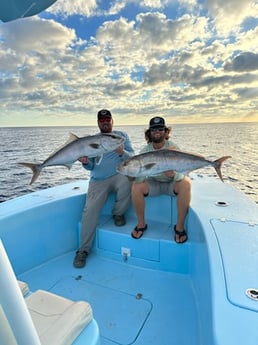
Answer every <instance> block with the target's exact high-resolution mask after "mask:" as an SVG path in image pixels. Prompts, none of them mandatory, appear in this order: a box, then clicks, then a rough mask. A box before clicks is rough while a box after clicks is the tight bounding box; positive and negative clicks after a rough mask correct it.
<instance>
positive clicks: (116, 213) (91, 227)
mask: <svg viewBox="0 0 258 345" xmlns="http://www.w3.org/2000/svg"><path fill="white" fill-rule="evenodd" d="M97 116H98V126H99V129H100V132H101V133H115V134H118V135H120V136H122V137H124V138H125V142H124V144H122V145H121V146H119V147H118V148H117V149H116V150H115V151H113V152H108V153H105V154H104V155H103V157H102V159H101V161H100V162H97V161H96V158H88V157H81V158H80V159H79V161H80V162H81V163H82V165H83V167H84V168H85V169H87V170H90V171H91V176H90V182H89V189H88V193H87V200H86V204H85V206H84V210H83V214H82V224H81V236H80V248H79V249H78V250H77V252H76V255H75V258H74V261H73V265H74V267H76V268H82V267H84V266H85V264H86V258H87V256H88V254H89V253H90V250H91V247H92V242H93V240H94V236H95V232H96V227H97V223H98V217H99V214H100V211H101V209H102V207H103V205H104V204H105V202H106V200H107V198H108V195H109V194H110V193H111V192H115V193H116V200H115V204H114V207H113V211H112V213H113V218H114V222H115V225H116V226H123V225H125V223H126V220H125V216H124V213H125V211H126V210H127V208H128V206H129V203H130V200H131V183H130V181H129V180H128V178H127V177H126V176H122V175H121V174H118V173H117V172H116V167H117V165H118V164H120V163H121V162H122V161H123V160H125V159H127V158H129V157H130V156H132V155H133V154H134V150H133V148H132V144H131V141H130V139H129V137H128V135H127V133H125V132H122V131H113V118H112V115H111V112H110V111H109V110H107V109H102V110H100V111H99V112H98V115H97Z"/></svg>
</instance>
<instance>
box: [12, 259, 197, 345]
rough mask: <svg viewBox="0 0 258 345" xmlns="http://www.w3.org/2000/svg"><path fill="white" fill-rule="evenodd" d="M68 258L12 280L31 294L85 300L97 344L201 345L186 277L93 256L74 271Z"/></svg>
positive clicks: (190, 284)
mask: <svg viewBox="0 0 258 345" xmlns="http://www.w3.org/2000/svg"><path fill="white" fill-rule="evenodd" d="M73 257H74V252H70V253H68V254H66V255H63V256H60V257H58V258H56V259H54V260H51V261H49V262H46V263H44V264H43V265H41V266H39V267H36V268H34V269H32V270H31V271H29V272H26V273H23V274H21V275H20V276H19V277H18V278H19V279H21V280H23V281H26V282H27V283H28V284H29V287H30V289H31V291H35V290H37V289H38V288H41V289H45V290H48V291H51V292H53V293H56V294H58V295H61V296H64V297H67V298H69V299H71V300H74V301H77V300H86V301H88V302H89V303H90V304H91V306H92V308H93V313H94V318H95V320H96V321H97V323H98V325H99V329H100V335H101V344H102V345H111V344H123V345H125V344H135V345H146V344H155V345H158V344H162V345H172V344H181V345H184V344H185V345H189V344H201V342H200V340H199V339H198V328H199V326H198V315H197V306H196V301H195V293H194V290H193V287H192V282H191V279H190V277H189V276H188V275H187V274H178V273H172V272H165V271H157V270H153V269H149V268H141V267H137V266H133V265H130V264H129V263H128V262H124V261H122V262H118V261H114V260H112V259H109V258H105V257H103V256H100V255H98V254H96V253H93V254H92V255H90V256H89V258H88V260H87V265H86V267H85V268H83V269H80V270H78V269H75V268H73V266H72V261H73ZM60 272H63V273H62V275H60ZM161 320H162V321H161ZM75 344H76V342H75Z"/></svg>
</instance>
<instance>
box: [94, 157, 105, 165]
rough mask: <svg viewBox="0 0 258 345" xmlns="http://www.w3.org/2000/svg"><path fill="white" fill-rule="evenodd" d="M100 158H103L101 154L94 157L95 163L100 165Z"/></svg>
mask: <svg viewBox="0 0 258 345" xmlns="http://www.w3.org/2000/svg"><path fill="white" fill-rule="evenodd" d="M102 158H103V156H98V157H96V158H95V163H96V164H97V165H100V163H101V161H102Z"/></svg>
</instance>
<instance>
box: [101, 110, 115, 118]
mask: <svg viewBox="0 0 258 345" xmlns="http://www.w3.org/2000/svg"><path fill="white" fill-rule="evenodd" d="M101 117H112V115H111V112H110V111H109V110H107V109H101V110H99V111H98V119H99V118H101Z"/></svg>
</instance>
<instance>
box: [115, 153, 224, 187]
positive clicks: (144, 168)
mask: <svg viewBox="0 0 258 345" xmlns="http://www.w3.org/2000/svg"><path fill="white" fill-rule="evenodd" d="M228 158H231V156H223V157H221V158H219V159H217V160H215V161H210V160H208V159H206V158H204V157H202V156H200V155H197V154H191V153H187V152H183V151H178V150H175V149H161V150H156V151H152V152H146V153H141V154H139V155H136V156H134V157H132V158H129V159H127V160H126V161H124V162H122V163H121V164H120V165H119V166H118V168H117V172H119V173H120V174H122V175H126V176H128V177H131V178H137V177H145V176H146V177H147V176H152V175H156V174H159V173H161V172H164V171H169V170H173V171H176V172H181V173H188V172H190V171H193V170H196V169H200V168H204V167H206V166H212V167H214V169H215V170H216V172H217V174H218V176H219V178H220V179H221V181H222V182H223V177H222V173H221V166H222V163H223V162H224V161H225V160H226V159H228Z"/></svg>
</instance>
